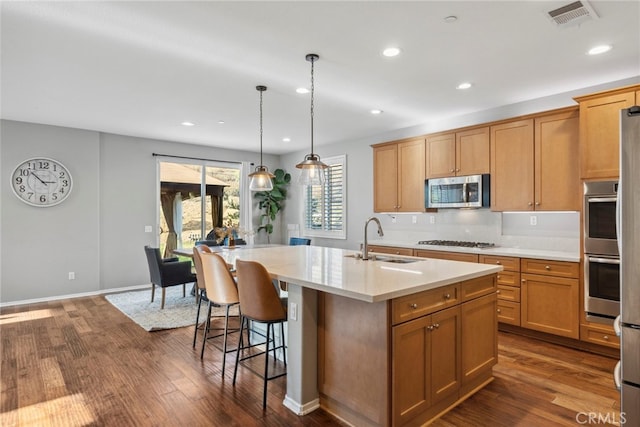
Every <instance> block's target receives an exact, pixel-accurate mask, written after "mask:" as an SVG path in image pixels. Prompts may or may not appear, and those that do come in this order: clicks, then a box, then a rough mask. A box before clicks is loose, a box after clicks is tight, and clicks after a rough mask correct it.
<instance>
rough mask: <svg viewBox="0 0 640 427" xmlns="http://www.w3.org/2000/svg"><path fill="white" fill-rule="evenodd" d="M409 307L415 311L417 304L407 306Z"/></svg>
mask: <svg viewBox="0 0 640 427" xmlns="http://www.w3.org/2000/svg"><path fill="white" fill-rule="evenodd" d="M409 307H411V308H413V309H414V310H415V309H416V308H418V304H416V303H413V304H409Z"/></svg>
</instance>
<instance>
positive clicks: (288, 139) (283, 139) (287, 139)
mask: <svg viewBox="0 0 640 427" xmlns="http://www.w3.org/2000/svg"><path fill="white" fill-rule="evenodd" d="M282 142H291V138H282Z"/></svg>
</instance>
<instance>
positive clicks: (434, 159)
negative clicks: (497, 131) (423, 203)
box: [425, 126, 490, 178]
mask: <svg viewBox="0 0 640 427" xmlns="http://www.w3.org/2000/svg"><path fill="white" fill-rule="evenodd" d="M489 145H490V144H489V127H488V126H484V127H481V128H473V129H468V130H464V131H460V132H455V133H453V132H450V133H442V134H434V135H429V136H427V139H426V159H425V162H426V177H427V178H442V177H449V176H464V175H477V174H483V173H489V172H490V167H489V163H490V155H489Z"/></svg>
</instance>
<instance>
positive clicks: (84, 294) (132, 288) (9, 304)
mask: <svg viewBox="0 0 640 427" xmlns="http://www.w3.org/2000/svg"><path fill="white" fill-rule="evenodd" d="M140 289H149V290H151V284H150V283H149V284H146V285H136V286H127V287H124V288H114V289H101V290H99V291H92V292H82V293H79V294H69V295H56V296H53V297H45V298H34V299H27V300H22V301H11V302H0V307H12V306H14V305H25V304H37V303H41V302H49V301H57V300H61V299H69V298H82V297H91V296H95V295H103V294H113V293H119V292H126V291H137V290H140Z"/></svg>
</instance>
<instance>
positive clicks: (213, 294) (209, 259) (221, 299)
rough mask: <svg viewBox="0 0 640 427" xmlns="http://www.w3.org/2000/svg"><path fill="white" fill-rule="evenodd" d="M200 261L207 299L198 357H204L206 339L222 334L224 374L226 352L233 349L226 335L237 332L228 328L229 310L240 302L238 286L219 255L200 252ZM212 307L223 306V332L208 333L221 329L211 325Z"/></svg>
mask: <svg viewBox="0 0 640 427" xmlns="http://www.w3.org/2000/svg"><path fill="white" fill-rule="evenodd" d="M200 261H201V263H202V274H203V277H204V286H205V288H206V297H207V300H208V309H207V320H206V321H205V327H204V334H203V336H202V349H201V350H200V359H202V358H203V357H204V347H205V344H206V342H207V340H210V339H213V338H218V337H220V336H222V337H223V341H222V342H223V344H222V375H223V376H224V368H225V364H226V360H227V353H230V352H232V351H233V349H232V350H227V336H228V335H229V333H232V332H237V329H233V330H229V312H230V310H231V307H233V306H236V305H238V304H239V303H240V299H239V297H238V287H237V285H236V281H235V279H234V278H233V275H232V274H231V271H230V270H229V266H228V265H227V263H226V261H225V260H224V259H223V258H222V257H221V256H220V255H218V254H216V253H205V252H202V253H200ZM213 307H223V308H224V309H225V315H224V328H222V330H223V332H222V333H221V334H217V335H210V332H211V330H221V328H212V327H211V309H212V308H213Z"/></svg>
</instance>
